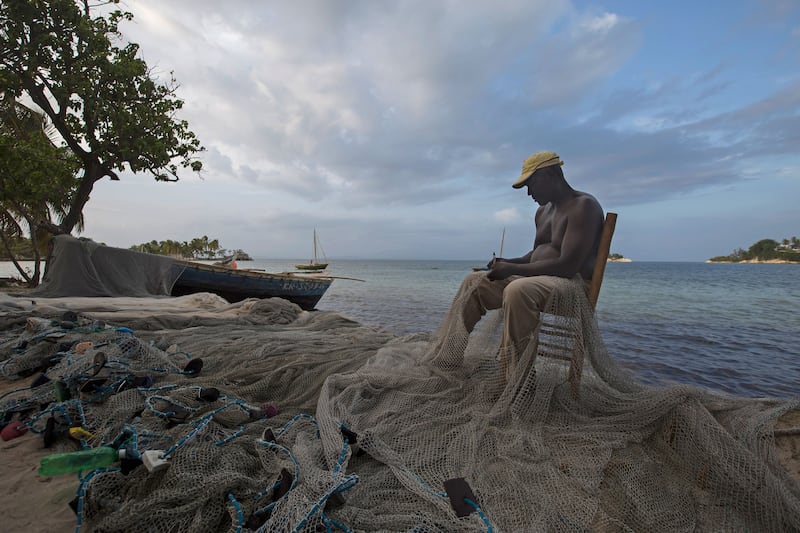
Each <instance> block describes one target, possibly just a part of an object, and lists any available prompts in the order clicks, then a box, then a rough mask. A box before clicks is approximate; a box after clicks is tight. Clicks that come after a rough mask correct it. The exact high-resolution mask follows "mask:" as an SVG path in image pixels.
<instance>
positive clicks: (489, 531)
mask: <svg viewBox="0 0 800 533" xmlns="http://www.w3.org/2000/svg"><path fill="white" fill-rule="evenodd" d="M464 502H466V503H467V505H469V506H470V507H472V508H473V509H475V510H476V511H477V512H478V516H480V517H481V520H483V523H484V524H486V533H494V528H493V527H492V523H491V522H489V519H488V518H486V515H485V514H483V511H481V508H480V507H478V504H477V503H475V502H474V501H472V500H470V499H469V498H464Z"/></svg>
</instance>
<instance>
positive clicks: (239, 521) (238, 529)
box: [228, 493, 244, 533]
mask: <svg viewBox="0 0 800 533" xmlns="http://www.w3.org/2000/svg"><path fill="white" fill-rule="evenodd" d="M228 499H229V500H230V501H231V503H232V504H233V508H234V509H236V532H237V533H241V531H242V525H244V514H243V513H242V506H241V504H239V502H237V501H236V498H234V497H233V494H231V493H228Z"/></svg>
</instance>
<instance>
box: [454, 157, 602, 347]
mask: <svg viewBox="0 0 800 533" xmlns="http://www.w3.org/2000/svg"><path fill="white" fill-rule="evenodd" d="M563 164H564V162H563V161H561V158H560V157H559V156H558V154H556V153H555V152H537V153H535V154H533V155H532V156H530V157H529V158H527V159H526V160H525V162H524V163H523V164H522V174H521V175H520V177H519V178H518V179H517V181H516V182H514V184H513V185H512V186H513V187H514V188H515V189H520V188H522V187H527V192H528V196H530V197H531V198H532V199H533V200H534V201H535V202H536V203H538V204H539V205H540V207H539V208H538V210H537V211H536V217H535V220H536V239H535V241H534V243H533V249H532V250H531V251H530V252H528V253H527V254H525V255H523V256H522V257H517V258H514V259H503V258H497V259H493V260H492V261H490V262H489V264H488V267H489V271H488V272H487V273H485V274H484V273H474V274H472V276H483V275H485V278H483V279H481V280H480V281H478V283H477V285H475V288H474V289H473V291H472V293H471V294H470V295H469V296H468V297H467V300H466V302H465V305H464V309H463V316H464V325H465V326H466V328H467V331H470V332H471V331H472V329H473V328H474V327H475V324H477V322H478V321H479V320H480V318H481V316H483V315H484V314H485V313H486V311H487V310H489V309H498V308H500V307H501V306H502V308H503V319H504V331H503V344H504V346H507V347H508V346H513V348H514V350H515V352H516V353H517V354H522V353H524V351H525V349H526V348H527V345H528V341H529V340H530V338H531V335H532V334H533V333H534V332H535V330H536V327H537V325H538V322H539V313H540V312H541V311H542V310H543V309H544V306H545V305H546V303H547V300H548V298H549V296H550V293H551V292H552V291H553V289H554V288H555V286H556V284H557V283H558V278H568V279H571V278H573V277H575V276H576V275H580V276H581V277H582V278H583V279H584V281H586V282H587V283H588V281H589V280H590V279H591V276H592V271H593V269H594V264H595V261H596V259H597V248H598V245H599V243H600V233H601V232H602V229H603V209H602V207H600V204H599V203H598V201H597V200H596V199H595V198H594V196H592V195H590V194H587V193H585V192H581V191H576V190H575V189H573V188H572V187H570V185H569V184H568V183H567V182H566V180H565V179H564V174H563V172H562V171H561V165H563ZM464 286H466V283H465V284H464V285H462V287H464Z"/></svg>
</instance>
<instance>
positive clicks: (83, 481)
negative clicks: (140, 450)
mask: <svg viewBox="0 0 800 533" xmlns="http://www.w3.org/2000/svg"><path fill="white" fill-rule="evenodd" d="M119 470H120V469H119V467H116V466H115V467H112V468H98V469H97V470H92V471H91V472H89V473H88V474H86V475H85V476H84V477H80V474H78V479H79V480H80V484H79V485H78V508H77V510H76V514H77V515H78V517H77V520H78V523H77V525H76V526H75V533H79V532H80V530H81V526H82V525H83V504H84V500H85V499H86V488H87V485H88V484H89V481H91V480H92V478H94V477H95V476H97V475H99V474H106V473H108V472H119Z"/></svg>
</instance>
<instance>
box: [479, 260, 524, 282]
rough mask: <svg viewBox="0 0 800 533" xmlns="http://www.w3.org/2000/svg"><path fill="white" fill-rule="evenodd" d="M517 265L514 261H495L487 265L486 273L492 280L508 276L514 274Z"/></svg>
mask: <svg viewBox="0 0 800 533" xmlns="http://www.w3.org/2000/svg"><path fill="white" fill-rule="evenodd" d="M516 269H517V265H516V264H514V263H506V262H505V261H500V260H498V261H495V262H494V264H490V265H489V272H487V273H486V277H488V278H489V279H490V280H492V281H497V280H499V279H506V278H507V277H509V276H513V275H514V274H516V273H517V272H516Z"/></svg>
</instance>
